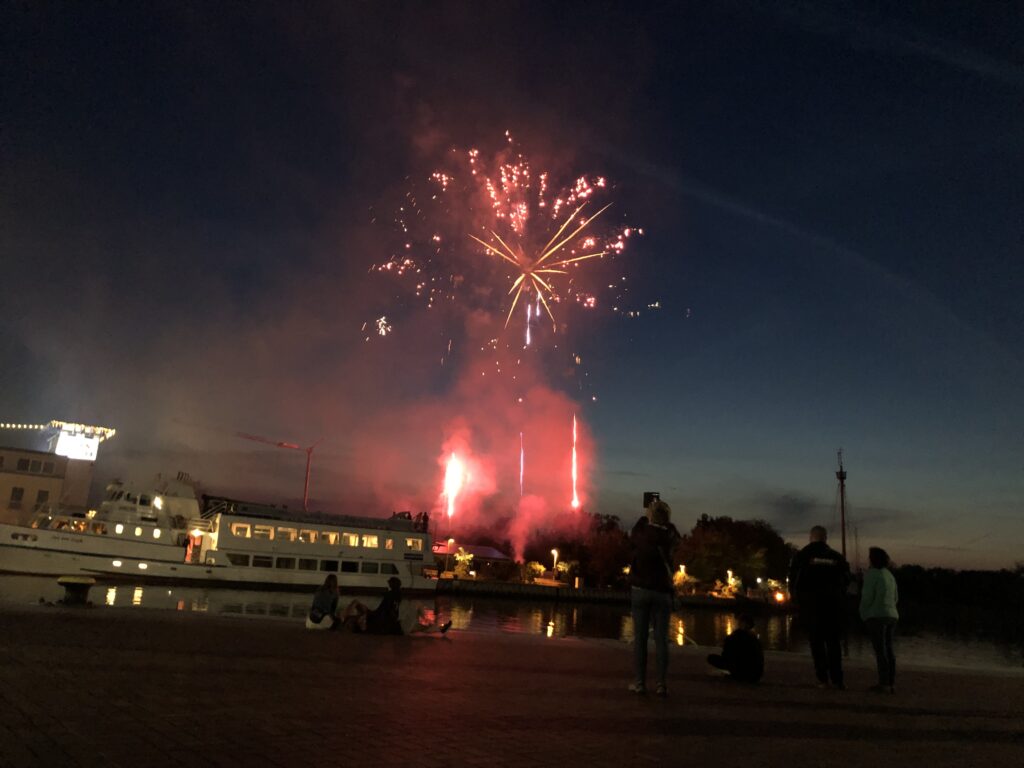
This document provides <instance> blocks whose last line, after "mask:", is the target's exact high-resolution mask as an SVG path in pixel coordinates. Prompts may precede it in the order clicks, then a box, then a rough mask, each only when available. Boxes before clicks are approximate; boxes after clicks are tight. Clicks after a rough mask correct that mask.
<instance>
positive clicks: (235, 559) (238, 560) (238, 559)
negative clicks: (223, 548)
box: [226, 552, 249, 565]
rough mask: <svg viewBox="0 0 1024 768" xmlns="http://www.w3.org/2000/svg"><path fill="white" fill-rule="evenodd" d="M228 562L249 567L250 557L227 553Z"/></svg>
mask: <svg viewBox="0 0 1024 768" xmlns="http://www.w3.org/2000/svg"><path fill="white" fill-rule="evenodd" d="M226 554H227V556H228V562H229V563H231V564H232V565H249V556H248V555H239V554H237V553H235V552H227V553H226Z"/></svg>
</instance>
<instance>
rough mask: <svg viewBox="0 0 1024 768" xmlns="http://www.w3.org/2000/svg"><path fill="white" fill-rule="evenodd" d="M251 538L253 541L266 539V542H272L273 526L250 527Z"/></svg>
mask: <svg viewBox="0 0 1024 768" xmlns="http://www.w3.org/2000/svg"><path fill="white" fill-rule="evenodd" d="M252 537H253V538H254V539H267V540H268V541H273V540H274V526H272V525H254V526H253V527H252Z"/></svg>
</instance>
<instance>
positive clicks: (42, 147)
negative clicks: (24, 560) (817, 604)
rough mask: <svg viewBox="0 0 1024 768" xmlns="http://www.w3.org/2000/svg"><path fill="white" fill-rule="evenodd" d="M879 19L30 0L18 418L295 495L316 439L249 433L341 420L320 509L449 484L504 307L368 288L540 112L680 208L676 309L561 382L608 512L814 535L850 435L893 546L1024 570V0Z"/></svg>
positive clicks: (330, 440)
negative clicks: (454, 182)
mask: <svg viewBox="0 0 1024 768" xmlns="http://www.w3.org/2000/svg"><path fill="white" fill-rule="evenodd" d="M857 6H858V4H853V3H838V4H831V3H816V2H806V3H804V2H791V3H786V2H780V3H769V2H765V3H757V2H749V3H748V2H719V3H714V4H705V3H693V4H687V3H599V2H587V3H582V2H581V3H567V2H564V3H541V2H536V3H515V2H504V3H496V2H494V3H469V2H465V3H402V4H398V3H322V4H317V3H303V4H265V5H262V4H258V3H257V4H221V3H206V2H194V3H166V4H164V3H107V4H103V5H99V4H81V3H71V4H67V5H62V4H59V3H45V4H44V3H7V4H5V5H4V6H3V9H2V10H0V93H2V95H0V260H2V272H0V274H2V276H3V279H2V284H0V285H2V287H0V302H2V307H3V323H4V333H3V334H0V421H29V422H35V421H48V420H49V419H54V418H56V419H67V420H75V421H83V422H87V423H95V424H101V425H105V426H113V427H116V428H117V429H118V435H117V437H116V438H114V440H112V441H111V442H110V443H108V444H105V445H104V446H103V447H102V449H101V458H100V461H99V462H98V464H97V479H98V480H105V479H107V478H109V477H111V476H113V475H117V474H119V475H129V476H144V475H146V474H147V473H152V472H157V471H164V472H172V473H173V472H176V471H177V470H185V471H189V472H191V474H192V475H193V476H194V477H198V478H200V479H201V481H202V482H203V484H204V486H205V487H206V488H207V489H209V490H212V491H214V492H222V493H230V494H235V495H242V496H245V497H246V498H259V499H266V500H270V501H274V500H289V501H291V502H292V503H294V501H295V499H296V497H297V496H299V494H300V490H301V482H302V468H303V460H304V458H303V456H302V454H301V453H299V452H284V451H279V450H275V449H271V448H265V447H263V446H260V445H258V444H255V443H251V442H246V441H243V440H239V439H237V438H235V437H233V436H232V435H233V433H234V432H237V431H243V432H248V433H254V434H259V435H267V436H270V437H273V438H275V439H284V440H290V441H294V442H296V443H301V444H303V445H305V444H309V443H312V442H314V441H315V440H317V439H319V438H320V437H323V438H324V442H323V443H322V444H321V445H320V446H319V447H318V448H317V452H316V455H315V458H314V478H313V491H312V496H313V499H314V506H317V507H321V508H324V509H328V510H337V511H346V512H355V511H364V512H370V513H372V514H384V513H386V512H389V511H390V510H392V509H396V508H397V509H401V508H407V507H412V508H414V509H419V508H426V507H428V506H430V505H431V504H432V503H436V500H437V499H436V497H437V493H438V490H439V483H440V478H441V470H440V469H439V466H438V456H439V454H440V452H441V449H442V443H443V441H444V439H445V432H446V429H447V428H448V427H447V426H446V425H447V424H450V422H451V421H452V419H453V418H457V417H458V416H460V415H462V416H465V413H462V414H460V411H466V412H471V411H473V410H474V407H475V406H474V404H473V403H472V402H470V401H471V400H472V399H473V397H474V396H476V395H479V396H495V395H494V392H495V391H496V390H494V389H487V390H481V389H479V388H478V389H475V390H473V389H467V387H466V385H465V383H464V378H465V377H466V376H468V375H469V374H468V373H467V371H461V372H460V371H458V370H453V368H455V367H456V366H452V365H449V367H448V368H447V369H443V368H441V367H439V365H438V356H439V350H440V349H441V348H442V346H443V345H444V343H445V340H446V339H448V338H451V337H452V336H453V335H454V336H455V338H456V339H462V340H463V341H464V342H465V343H466V344H468V343H469V341H468V339H471V338H472V333H471V332H470V331H469V330H467V328H468V321H467V319H466V318H465V317H463V318H461V319H460V323H461V326H460V328H459V329H458V330H457V331H453V330H452V329H451V328H447V327H445V326H446V324H448V323H451V322H453V321H452V317H453V316H454V315H453V313H447V314H445V313H441V312H427V311H425V310H422V309H420V310H417V309H416V308H415V307H412V306H409V305H399V302H398V301H397V299H396V294H395V293H394V291H393V290H392V286H391V285H390V284H388V283H387V282H382V281H380V280H378V279H377V277H376V276H374V275H372V274H370V273H369V272H368V270H369V268H370V266H371V265H372V264H374V263H379V262H381V261H382V260H384V259H386V258H387V257H388V255H389V248H391V247H392V244H391V243H389V240H390V239H392V233H390V232H389V231H387V230H386V229H385V228H384V227H382V224H381V222H382V220H384V219H386V218H387V216H388V212H389V211H392V210H393V209H394V206H395V204H396V201H400V200H401V196H402V194H403V190H405V189H407V188H408V186H409V184H410V183H415V182H416V181H417V180H420V179H423V178H425V177H426V176H427V175H428V174H429V173H430V170H431V169H432V167H433V164H434V162H435V161H436V159H437V158H439V157H441V156H443V154H444V152H445V151H447V150H449V149H450V148H454V147H460V148H463V147H469V146H480V147H482V148H484V149H487V148H490V149H497V148H500V147H501V145H502V141H503V140H504V133H505V131H506V130H508V131H510V132H511V133H512V134H513V135H514V136H515V137H516V139H517V140H518V141H519V142H520V144H521V145H522V146H523V147H524V149H525V150H527V151H528V152H531V153H532V155H533V156H534V157H535V158H542V159H543V161H544V162H546V163H547V164H548V165H550V166H552V167H554V168H557V169H559V170H561V171H563V172H565V173H569V172H571V171H573V170H576V169H582V170H585V171H587V172H599V173H602V174H604V175H606V176H607V177H608V178H609V179H611V180H613V181H614V184H615V189H614V197H615V200H616V203H615V205H616V208H615V210H616V212H617V213H616V215H620V216H625V215H627V214H628V216H629V219H630V220H632V221H635V222H639V223H641V224H642V225H643V227H644V229H645V236H644V237H643V238H642V239H641V240H640V241H639V242H636V243H633V244H631V247H630V249H629V251H628V252H627V253H626V254H625V255H624V256H623V257H622V258H621V259H620V261H619V264H620V266H621V267H622V269H623V270H624V272H625V274H626V275H628V279H629V286H630V294H629V295H630V297H631V299H630V300H631V301H633V302H634V303H635V304H636V305H637V306H639V307H641V308H642V311H641V313H640V316H639V317H636V318H627V317H623V316H622V315H621V314H619V315H617V314H615V313H612V312H597V311H595V312H593V313H590V314H589V315H585V316H580V317H575V316H574V317H575V320H574V322H573V324H572V327H571V328H570V329H569V330H568V333H567V335H566V337H565V339H564V341H563V345H564V351H568V349H569V347H570V346H571V347H572V351H573V352H574V353H578V354H580V355H581V357H582V359H583V360H584V363H585V365H584V368H585V382H586V387H585V390H584V389H580V388H579V386H578V384H579V382H578V381H577V380H575V379H574V380H573V381H571V382H570V381H569V380H567V379H565V378H564V377H562V376H561V374H558V373H557V372H552V373H551V375H550V378H549V381H548V384H549V386H550V392H549V393H548V394H547V396H546V397H547V400H545V403H546V404H548V405H550V406H551V408H552V413H554V412H556V411H557V410H558V408H559V407H561V405H560V404H562V403H569V407H570V409H571V408H572V407H573V406H572V403H574V402H575V403H576V404H577V405H578V409H579V410H578V412H579V415H580V419H581V421H582V422H583V424H584V425H585V430H586V439H585V444H586V451H585V454H586V461H587V468H586V472H585V474H586V476H587V483H586V507H587V509H588V510H589V511H595V512H603V513H609V514H618V515H620V516H621V517H622V518H623V519H625V520H628V521H631V520H632V519H634V518H635V517H636V516H637V514H638V513H639V511H640V509H639V508H640V499H641V494H642V492H643V491H644V490H659V491H661V493H662V496H663V498H665V499H666V500H667V501H669V502H670V504H672V507H673V510H674V515H673V519H674V522H675V523H676V525H677V526H678V527H679V528H680V529H681V530H686V529H688V528H689V527H690V526H692V524H693V522H694V520H695V519H696V518H697V517H698V516H699V515H700V514H702V513H708V514H712V515H715V514H729V515H732V516H734V517H741V518H751V517H759V518H764V519H767V520H769V521H770V522H771V523H772V524H774V525H775V526H776V527H777V528H778V529H779V530H780V531H782V532H783V534H784V535H785V536H786V537H787V538H788V539H789V540H791V541H794V542H798V543H802V542H803V541H804V540H805V537H806V534H805V531H806V529H807V528H808V527H809V526H810V525H812V524H815V523H824V524H826V525H834V524H835V519H836V513H835V497H836V489H835V486H836V482H835V477H834V471H835V461H836V454H835V452H836V450H837V449H838V448H840V447H842V448H843V449H844V455H845V458H846V464H847V470H848V471H849V481H848V492H849V501H850V509H851V520H852V523H853V524H855V525H856V527H857V532H858V537H859V540H860V549H861V554H862V555H863V556H866V551H867V546H868V545H875V544H878V545H882V546H884V547H886V548H887V549H888V550H889V551H890V553H891V554H892V556H893V558H894V560H895V561H897V562H900V563H905V562H919V563H923V564H940V565H949V566H954V567H978V566H980V567H1008V566H1012V565H1013V563H1014V562H1015V561H1017V560H1020V559H1022V557H1024V556H1022V555H1021V554H1020V552H1021V544H1022V542H1024V509H1022V506H1024V449H1022V439H1024V398H1022V396H1021V381H1022V379H1024V308H1022V307H1024V303H1022V302H1021V300H1020V298H1019V295H1020V293H1021V291H1022V290H1024V262H1022V259H1021V249H1022V246H1024V214H1022V212H1024V184H1022V182H1021V179H1022V178H1024V53H1022V48H1021V44H1020V41H1021V40H1024V17H1022V16H1021V15H1020V13H1019V12H1018V11H1017V10H1015V8H1014V5H1013V4H1011V3H1007V4H1002V5H997V4H994V3H989V4H977V3H968V2H965V3H962V4H942V5H941V8H942V10H941V11H940V10H939V9H940V5H939V4H934V3H906V4H900V5H899V7H898V8H897V10H895V11H892V10H891V9H890V11H888V12H887V13H885V14H882V13H881V12H880V11H877V10H875V9H874V6H872V8H867V7H864V8H858V7H857ZM501 293H502V294H503V293H504V292H503V291H502V292H501ZM655 302H658V303H660V308H659V309H655V310H648V309H647V305H648V304H652V303H655ZM382 314H387V315H388V316H389V317H391V318H392V323H393V333H392V334H391V335H390V336H388V337H387V338H385V339H374V340H372V342H366V341H365V336H366V334H364V333H363V332H362V331H361V325H362V323H363V322H364V321H366V320H367V319H372V318H374V317H377V316H379V315H382ZM577 314H578V313H577ZM494 315H495V317H497V318H499V325H500V319H503V310H502V309H501V307H499V306H496V308H495V313H494ZM453 359H454V360H458V359H459V355H458V350H456V353H455V354H454V357H453ZM581 370H582V369H581ZM580 375H584V374H580ZM485 392H486V395H485V394H484V393H485ZM594 397H596V401H595V400H594V399H593V398H594ZM476 410H478V411H479V410H480V408H479V407H476ZM467 418H469V420H470V422H472V420H473V418H472V417H467ZM470 426H471V428H473V425H472V424H471V425H470ZM19 440H22V438H21V437H19V436H17V435H15V434H12V433H4V437H3V441H4V442H5V443H10V442H15V441H19ZM506 490H511V489H506ZM516 493H518V489H516ZM485 507H486V505H485Z"/></svg>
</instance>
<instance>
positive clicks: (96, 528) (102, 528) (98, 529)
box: [92, 523, 107, 536]
mask: <svg viewBox="0 0 1024 768" xmlns="http://www.w3.org/2000/svg"><path fill="white" fill-rule="evenodd" d="M92 532H93V533H98V534H100V535H101V536H103V535H106V533H107V524H106V523H93V524H92Z"/></svg>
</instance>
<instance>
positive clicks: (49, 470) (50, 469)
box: [0, 458, 53, 475]
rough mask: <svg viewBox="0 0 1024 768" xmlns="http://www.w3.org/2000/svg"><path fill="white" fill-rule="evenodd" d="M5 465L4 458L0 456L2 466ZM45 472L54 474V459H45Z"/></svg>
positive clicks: (45, 473) (0, 465)
mask: <svg viewBox="0 0 1024 768" xmlns="http://www.w3.org/2000/svg"><path fill="white" fill-rule="evenodd" d="M3 465H4V462H3V459H2V458H0V467H2V466H3ZM43 474H44V475H52V474H53V462H52V461H44V462H43Z"/></svg>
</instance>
